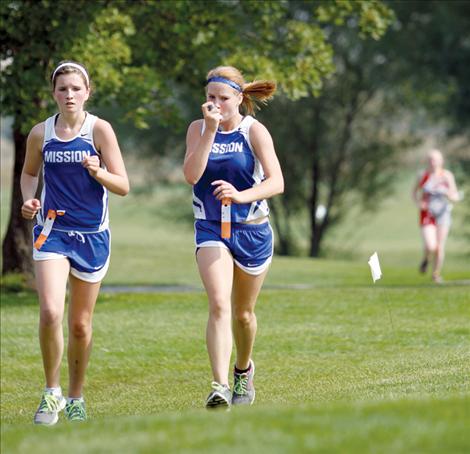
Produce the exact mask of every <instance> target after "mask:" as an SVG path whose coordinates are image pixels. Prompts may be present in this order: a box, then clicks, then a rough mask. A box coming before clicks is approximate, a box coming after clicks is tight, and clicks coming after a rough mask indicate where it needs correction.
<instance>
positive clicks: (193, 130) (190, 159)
mask: <svg viewBox="0 0 470 454" xmlns="http://www.w3.org/2000/svg"><path fill="white" fill-rule="evenodd" d="M211 105H212V103H211V102H206V103H204V104H203V105H202V112H203V114H204V120H196V121H193V122H192V123H191V124H190V125H189V128H188V132H187V134H186V155H185V157H184V164H183V173H184V177H185V179H186V181H187V182H188V183H189V184H192V185H194V184H196V183H197V182H198V181H199V179H200V178H201V177H202V174H203V173H204V170H206V166H207V161H208V159H209V153H210V152H211V148H212V144H213V143H214V139H215V135H216V133H217V128H218V126H219V122H220V119H221V118H222V117H221V115H220V113H219V110H218V109H217V108H216V107H215V106H213V108H212V109H211V110H209V106H211ZM203 122H205V125H206V127H205V129H204V132H203V133H202V135H201V129H202V125H203Z"/></svg>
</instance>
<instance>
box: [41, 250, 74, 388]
mask: <svg viewBox="0 0 470 454" xmlns="http://www.w3.org/2000/svg"><path fill="white" fill-rule="evenodd" d="M34 267H35V274H36V283H37V291H38V296H39V344H40V346H41V352H42V361H43V365H44V374H45V376H46V386H47V387H48V388H56V387H58V386H60V363H61V361H62V355H63V353H64V336H63V330H62V320H63V317H64V305H65V293H66V288H67V277H68V274H69V271H70V265H69V262H68V260H67V259H65V258H64V259H56V260H42V261H35V262H34Z"/></svg>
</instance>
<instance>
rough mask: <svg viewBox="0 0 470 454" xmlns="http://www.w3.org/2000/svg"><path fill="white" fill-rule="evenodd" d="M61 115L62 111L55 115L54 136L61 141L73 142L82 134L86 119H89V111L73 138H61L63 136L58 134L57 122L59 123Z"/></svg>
mask: <svg viewBox="0 0 470 454" xmlns="http://www.w3.org/2000/svg"><path fill="white" fill-rule="evenodd" d="M59 115H60V113H56V114H55V116H54V124H53V125H52V134H53V135H54V137H53V138H54V139H57V140H58V141H59V142H72V141H73V140H75V139H77V138H78V137H80V134H81V132H82V130H83V127H84V126H85V123H86V121H87V119H88V112H85V119H84V120H83V123H82V125H81V126H80V129H79V130H78V132H77V134H76V135H75V136H74V137H72V138H71V139H61V138H60V137H59V136H58V135H57V133H56V132H55V125H56V123H57V120H58V118H59Z"/></svg>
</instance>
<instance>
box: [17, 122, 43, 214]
mask: <svg viewBox="0 0 470 454" xmlns="http://www.w3.org/2000/svg"><path fill="white" fill-rule="evenodd" d="M43 140H44V123H39V124H37V125H36V126H34V127H33V129H31V132H30V133H29V135H28V139H27V141H26V156H25V161H24V164H23V170H22V172H21V178H20V186H21V194H22V196H23V205H22V207H21V215H22V216H23V217H24V218H25V219H33V218H34V216H35V215H36V213H37V212H38V211H39V210H40V209H41V202H40V201H39V200H38V199H36V198H35V195H36V191H37V188H38V181H39V179H38V175H39V170H40V169H41V165H42V143H43Z"/></svg>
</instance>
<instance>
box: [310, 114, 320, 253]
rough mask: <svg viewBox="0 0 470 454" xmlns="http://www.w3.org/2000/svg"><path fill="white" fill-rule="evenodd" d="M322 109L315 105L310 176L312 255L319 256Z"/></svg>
mask: <svg viewBox="0 0 470 454" xmlns="http://www.w3.org/2000/svg"><path fill="white" fill-rule="evenodd" d="M320 110H321V106H316V107H314V121H313V124H314V125H315V126H314V131H313V137H312V145H311V147H310V148H311V150H312V168H311V172H310V177H311V179H312V193H311V195H310V209H309V211H310V251H309V255H310V257H318V255H319V253H320V240H321V236H320V235H319V231H318V223H317V218H316V215H317V208H318V198H319V195H320V194H319V182H320V179H321V169H320V156H319V150H318V147H319V142H320V138H319V137H318V134H319V130H320V128H319V127H318V125H319V122H320Z"/></svg>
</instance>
